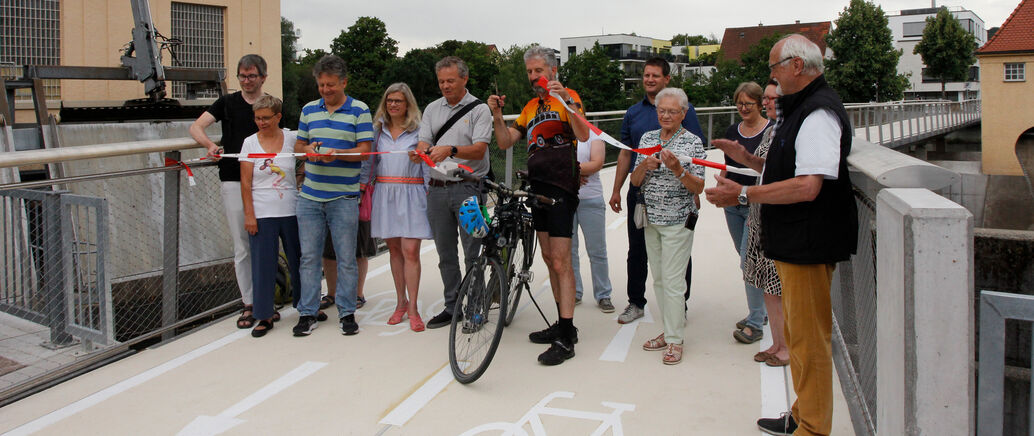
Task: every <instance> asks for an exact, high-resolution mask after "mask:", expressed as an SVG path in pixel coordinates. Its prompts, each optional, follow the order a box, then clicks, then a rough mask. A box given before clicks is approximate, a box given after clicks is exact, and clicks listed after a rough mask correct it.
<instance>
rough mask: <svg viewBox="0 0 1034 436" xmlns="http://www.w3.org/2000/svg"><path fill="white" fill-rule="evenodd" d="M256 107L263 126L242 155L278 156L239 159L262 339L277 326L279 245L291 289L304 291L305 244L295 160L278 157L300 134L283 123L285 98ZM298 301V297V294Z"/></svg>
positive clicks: (257, 331)
mask: <svg viewBox="0 0 1034 436" xmlns="http://www.w3.org/2000/svg"><path fill="white" fill-rule="evenodd" d="M251 107H252V110H254V112H255V124H256V125H258V129H259V130H258V133H255V134H254V135H251V136H249V137H248V138H247V139H245V140H244V144H243V145H242V146H241V153H242V154H248V153H271V154H274V155H275V156H273V157H267V158H259V159H252V158H243V157H242V158H240V164H241V198H242V200H243V202H244V230H246V231H247V232H248V234H250V235H251V278H252V282H253V284H252V286H253V287H254V312H253V313H254V317H255V319H257V320H258V323H257V324H255V327H254V328H253V329H252V330H251V335H252V336H254V337H256V338H257V337H261V336H264V335H265V334H266V333H267V332H269V331H270V330H272V329H273V321H274V319H273V315H274V314H275V312H274V310H273V293H274V290H275V287H276V270H277V258H278V257H279V255H280V244H281V243H282V244H283V247H284V254H286V255H287V267H288V271H289V273H290V275H291V289H292V290H293V292H295V293H296V294H297V292H298V291H299V290H300V289H301V283H300V282H299V277H300V276H299V274H298V266H299V264H300V261H301V257H300V256H301V245H300V244H299V241H298V220H297V219H296V218H295V205H296V203H297V196H298V182H297V180H296V179H295V177H294V165H295V158H294V157H292V156H290V155H287V156H279V155H276V154H278V153H285V152H291V151H294V142H295V140H296V139H297V138H296V137H295V133H294V132H291V131H290V130H287V129H283V130H281V129H280V127H279V125H280V118H281V117H282V116H283V115H282V114H281V113H280V110H281V107H282V103H281V101H280V99H278V98H276V97H273V96H271V95H264V96H262V97H260V98H259V99H258V100H256V101H255V103H254V104H253V105H252V106H251ZM294 301H298V296H297V295H295V296H294Z"/></svg>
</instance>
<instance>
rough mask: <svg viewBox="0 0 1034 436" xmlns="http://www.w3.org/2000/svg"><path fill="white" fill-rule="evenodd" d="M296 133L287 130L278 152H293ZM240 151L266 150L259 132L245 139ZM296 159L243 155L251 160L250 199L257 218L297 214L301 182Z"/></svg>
mask: <svg viewBox="0 0 1034 436" xmlns="http://www.w3.org/2000/svg"><path fill="white" fill-rule="evenodd" d="M295 140H297V137H296V136H295V133H294V132H292V131H290V130H287V129H284V144H283V148H282V149H281V150H280V151H278V152H279V153H290V152H293V151H294V142H295ZM241 153H242V154H243V153H266V151H265V150H263V149H262V146H261V145H259V140H258V134H257V133H256V134H254V135H251V136H249V137H247V138H246V139H244V144H243V145H241ZM295 160H296V159H295V158H294V157H291V156H278V157H276V158H267V159H251V158H241V159H240V161H241V162H251V163H252V164H253V165H254V168H252V171H251V199H252V202H253V203H254V205H255V218H256V219H258V218H276V217H285V216H294V214H295V206H296V204H297V203H298V182H297V180H296V179H295V177H294V165H295Z"/></svg>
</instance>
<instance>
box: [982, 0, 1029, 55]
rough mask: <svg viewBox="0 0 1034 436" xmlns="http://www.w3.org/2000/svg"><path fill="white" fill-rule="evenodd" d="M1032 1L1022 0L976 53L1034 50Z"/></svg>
mask: <svg viewBox="0 0 1034 436" xmlns="http://www.w3.org/2000/svg"><path fill="white" fill-rule="evenodd" d="M1031 29H1034V1H1031V0H1022V1H1020V4H1019V5H1017V6H1016V9H1015V10H1014V11H1012V15H1009V18H1007V19H1006V20H1005V23H1004V24H1002V28H1001V29H998V32H997V33H995V34H994V36H992V37H991V39H990V40H989V41H987V44H984V46H983V47H980V49H979V50H977V54H978V55H982V54H992V53H1023V52H1034V32H1032V31H1031Z"/></svg>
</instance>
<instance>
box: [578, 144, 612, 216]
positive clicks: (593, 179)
mask: <svg viewBox="0 0 1034 436" xmlns="http://www.w3.org/2000/svg"><path fill="white" fill-rule="evenodd" d="M596 139H600V137H599V136H596V134H595V133H593V132H592V131H591V130H590V131H589V140H588V141H586V142H582V141H578V162H579V163H581V162H588V161H589V158H590V153H592V141H593V140H596ZM603 151H604V152H606V148H604V149H603ZM602 196H603V184H602V183H600V172H599V171H596V172H595V173H592V175H591V176H589V181H588V183H586V184H584V185H582V186H581V187H580V188H578V198H579V199H582V200H585V199H589V198H598V197H602Z"/></svg>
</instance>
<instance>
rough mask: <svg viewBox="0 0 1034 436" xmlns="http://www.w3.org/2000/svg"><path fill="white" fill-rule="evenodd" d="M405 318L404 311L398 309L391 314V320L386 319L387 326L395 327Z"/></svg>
mask: <svg viewBox="0 0 1034 436" xmlns="http://www.w3.org/2000/svg"><path fill="white" fill-rule="evenodd" d="M405 318H406V309H398V310H396V311H395V312H394V313H392V314H391V318H388V325H395V324H398V323H400V322H402V320H403V319H405Z"/></svg>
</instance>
